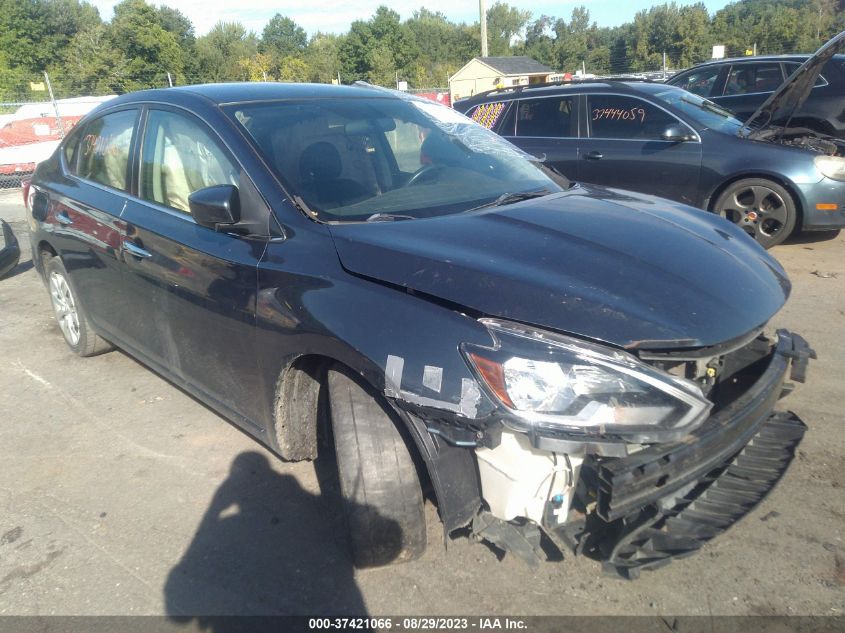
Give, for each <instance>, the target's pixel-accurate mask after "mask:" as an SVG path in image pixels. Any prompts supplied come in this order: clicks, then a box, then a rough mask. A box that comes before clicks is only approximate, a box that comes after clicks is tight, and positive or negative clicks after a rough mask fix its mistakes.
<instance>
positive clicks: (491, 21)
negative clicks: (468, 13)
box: [487, 2, 531, 56]
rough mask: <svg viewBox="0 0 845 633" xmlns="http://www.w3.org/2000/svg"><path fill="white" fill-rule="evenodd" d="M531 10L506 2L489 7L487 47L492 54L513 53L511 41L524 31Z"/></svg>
mask: <svg viewBox="0 0 845 633" xmlns="http://www.w3.org/2000/svg"><path fill="white" fill-rule="evenodd" d="M530 19H531V11H522V10H520V9H517V8H516V7H512V6H510V5H508V4H505V3H504V2H496V3H495V4H494V5H493V6H492V7H490V8H489V9H487V47H488V50H489V51H490V55H491V56H502V55H512V54H513V52H512V50H511V42H512V40H513V39H514V38H515V37H516V36H518V35H519V34H520V33H522V31H523V29H524V28H525V25H526V24H528V20H530Z"/></svg>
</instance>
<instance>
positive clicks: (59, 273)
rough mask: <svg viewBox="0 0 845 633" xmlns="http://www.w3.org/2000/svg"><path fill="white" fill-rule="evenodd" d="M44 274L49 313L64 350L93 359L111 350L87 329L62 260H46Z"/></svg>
mask: <svg viewBox="0 0 845 633" xmlns="http://www.w3.org/2000/svg"><path fill="white" fill-rule="evenodd" d="M45 271H46V273H47V288H48V289H49V291H50V301H51V302H52V304H53V313H54V314H55V315H56V321H57V322H58V324H59V328H60V329H61V331H62V336H64V337H65V342H66V343H67V344H68V347H70V348H71V349H72V350H73V351H74V352H75V353H77V354H79V355H80V356H96V355H97V354H102V353H103V352H107V351H109V350H110V349H112V347H111V345H110V344H109V343H108V342H106V341H105V340H103V339H102V338H100V337H99V336H98V335H97V334H96V333H95V332H94V330H93V329H92V328H91V323H90V322H89V321H88V316H87V315H86V313H85V310H84V309H83V307H82V304H80V303H79V298H78V297H77V296H76V293H75V292H74V291H73V286H71V284H70V279H68V275H67V271H66V270H65V267H64V265H63V264H62V260H60V259H59V258H58V257H52V258H51V259H49V260H48V261H47V265H46V266H45Z"/></svg>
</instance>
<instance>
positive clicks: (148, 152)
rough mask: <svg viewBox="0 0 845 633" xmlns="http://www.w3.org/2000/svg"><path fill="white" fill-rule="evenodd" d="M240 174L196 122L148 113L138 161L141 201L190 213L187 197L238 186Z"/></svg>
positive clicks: (154, 112)
mask: <svg viewBox="0 0 845 633" xmlns="http://www.w3.org/2000/svg"><path fill="white" fill-rule="evenodd" d="M238 173H239V170H238V169H237V168H236V167H235V166H234V164H233V163H232V162H231V161H230V160H229V159H228V157H227V156H226V154H225V153H224V152H223V150H222V149H221V148H220V146H219V145H218V144H217V143H216V142H215V141H214V140H213V139H212V138H211V136H209V134H208V133H207V132H206V131H205V130H204V129H203V128H202V127H201V126H200V125H199V124H198V123H197V122H195V121H193V120H191V119H189V118H187V117H185V116H183V115H181V114H176V113H174V112H168V111H164V110H150V114H149V117H148V119H147V127H146V132H145V138H144V146H143V152H142V159H141V197H142V198H144V199H145V200H150V201H152V202H157V203H159V204H162V205H164V206H167V207H170V208H172V209H175V210H177V211H181V212H183V213H190V209H189V204H188V196H190V195H191V194H192V193H193V192H194V191H197V190H198V189H204V188H205V187H211V186H213V185H237V184H238Z"/></svg>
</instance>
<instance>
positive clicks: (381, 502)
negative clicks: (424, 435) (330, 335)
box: [328, 366, 426, 567]
mask: <svg viewBox="0 0 845 633" xmlns="http://www.w3.org/2000/svg"><path fill="white" fill-rule="evenodd" d="M328 386H329V402H330V408H331V419H332V434H333V436H334V444H335V454H336V457H337V469H338V479H339V482H340V492H341V496H342V497H343V503H344V506H345V515H346V520H347V527H348V529H349V538H350V542H351V546H352V558H353V561H354V562H355V565H356V566H357V567H376V566H380V565H387V564H389V563H399V562H404V561H409V560H413V559H415V558H418V557H419V556H421V555H422V553H423V552H424V551H425V546H426V530H425V513H424V506H423V496H422V490H421V488H420V482H419V477H418V476H417V470H416V467H415V465H414V460H413V459H412V457H411V453H410V451H409V449H408V445H407V444H406V442H405V440H404V439H403V437H402V434H401V433H400V432H399V428H398V427H397V425H396V424H395V423H394V421H393V418H392V417H391V415H390V414H389V413H388V410H387V405H386V403H383V402H382V401H380V400H379V399H378V397H377V396H376V395H375V394H372V393H370V392H369V391H368V390H366V389H365V388H364V387H363V386H362V385H361V384H360V383H359V382H358V380H357V379H356V378H355V377H354V375H353V374H352V373H351V372H349V371H347V370H346V369H344V368H342V367H339V366H335V367H333V368H331V369H329V372H328Z"/></svg>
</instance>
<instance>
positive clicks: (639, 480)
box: [568, 330, 815, 576]
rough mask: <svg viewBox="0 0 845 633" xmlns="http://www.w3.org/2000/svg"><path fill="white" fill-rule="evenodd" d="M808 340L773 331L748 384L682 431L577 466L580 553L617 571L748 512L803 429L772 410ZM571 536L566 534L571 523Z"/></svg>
mask: <svg viewBox="0 0 845 633" xmlns="http://www.w3.org/2000/svg"><path fill="white" fill-rule="evenodd" d="M812 357H815V354H814V352H813V351H812V350H811V349H810V348H809V346H808V345H807V343H806V341H804V339H803V338H801V337H800V336H798V335H795V334H791V333H789V332H787V331H785V330H781V331H779V332H778V341H777V344H776V345H775V347H774V349H773V351H772V352H771V353H770V354H769V355H768V356H767V357H765V358H762V359H760V361H758V365H759V366H765V369H764V370H763V371H762V373H761V374H760V376H759V378H758V379H757V380H756V382H754V384H753V385H752V386H751V387H750V388H749V389H748V390H747V391H746V392H745V393H744V394H743V395H741V396H740V397H739V398H737V399H736V400H735V401H733V402H732V403H731V404H730V405H728V406H726V407H724V408H722V409H721V410H719V411H717V412H716V413H715V414H714V415H712V416H711V417H710V419H709V420H708V421H707V422H705V423H704V424H703V425H702V426H701V427H699V428H698V429H697V430H696V431H694V432H693V433H692V434H691V435H690V436H688V437H686V438H684V439H683V440H681V441H679V442H675V443H672V444H669V445H655V446H652V447H649V448H647V449H644V450H642V451H640V452H638V453H635V454H633V455H630V456H628V457H625V458H618V459H602V458H595V459H592V460H587V461H585V462H584V465H583V466H582V471H581V472H582V477H583V478H584V481H585V482H586V487H585V491H586V495H587V496H588V497H589V499H588V500H585V501H587V506H588V507H589V508H590V509H589V510H588V511H587V514H586V516H585V521H584V522H583V526H584V531H583V532H582V533H580V534H578V535H577V537H576V538H575V540H576V541H577V542H578V548H579V550H581V551H583V552H584V553H587V554H589V555H593V556H595V557H597V558H600V559H601V560H602V561H603V562H604V564H605V565H606V566H607V567H608V568H610V569H613V570H615V571H617V572H619V573H621V574H622V575H624V576H631V575H633V574H636V573H637V572H638V570H640V569H648V568H654V567H657V566H660V565H662V564H665V563H667V562H669V560H671V559H672V558H675V557H679V556H683V555H687V554H690V553H692V552H693V551H695V550H696V549H698V548H699V547H701V545H703V544H704V543H705V542H706V541H708V540H709V539H711V538H713V537H714V536H716V535H717V534H719V533H720V532H722V531H724V530H725V529H727V528H728V527H729V526H730V525H732V524H733V523H734V522H736V521H737V520H739V519H740V518H741V517H742V516H744V515H745V514H747V513H748V512H749V511H750V510H751V509H752V508H753V507H754V506H755V505H756V504H757V503H758V502H759V501H760V500H762V499H763V497H765V495H766V494H767V493H768V492H769V490H771V489H772V488H773V487H774V485H775V484H776V483H777V481H778V480H779V479H780V477H781V475H782V474H783V473H784V472H785V471H786V469H787V467H788V466H789V464H790V462H791V461H792V458H793V455H794V451H795V447H796V446H797V445H798V443H799V442H800V441H801V438H802V437H803V435H804V431H805V430H806V427H805V425H804V424H803V423H802V422H801V420H799V419H798V418H797V416H795V415H794V414H792V413H775V412H773V408H774V405H775V403H776V402H777V400H778V399H779V398H780V397H782V396H783V395H785V393H788V392H789V391H790V390H791V385H790V384H788V383H786V382H785V381H786V380H787V378H788V379H790V380H795V381H798V382H803V381H804V375H805V372H806V366H807V362H808V359H809V358H812ZM569 532H570V533H569V535H568V536H569V538H570V540H572V533H571V529H570V530H569Z"/></svg>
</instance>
